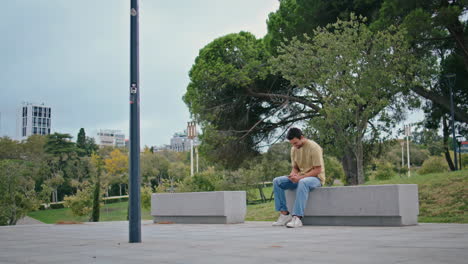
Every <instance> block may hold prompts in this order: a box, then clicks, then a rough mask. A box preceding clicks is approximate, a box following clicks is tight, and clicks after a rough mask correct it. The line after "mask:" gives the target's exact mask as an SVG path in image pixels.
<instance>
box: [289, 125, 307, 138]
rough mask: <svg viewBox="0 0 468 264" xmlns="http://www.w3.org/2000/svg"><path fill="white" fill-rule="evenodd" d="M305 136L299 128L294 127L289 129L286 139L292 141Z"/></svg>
mask: <svg viewBox="0 0 468 264" xmlns="http://www.w3.org/2000/svg"><path fill="white" fill-rule="evenodd" d="M303 135H304V134H302V131H301V130H300V129H299V128H297V127H293V128H291V129H289V131H288V134H286V138H287V139H288V140H292V139H293V138H297V139H301V137H302V136H303Z"/></svg>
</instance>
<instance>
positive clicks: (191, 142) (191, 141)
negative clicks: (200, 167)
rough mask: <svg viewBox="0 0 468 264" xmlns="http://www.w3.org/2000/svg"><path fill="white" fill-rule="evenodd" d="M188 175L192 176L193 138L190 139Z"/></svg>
mask: <svg viewBox="0 0 468 264" xmlns="http://www.w3.org/2000/svg"><path fill="white" fill-rule="evenodd" d="M190 176H192V177H193V139H191V140H190Z"/></svg>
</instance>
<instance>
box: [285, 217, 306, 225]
mask: <svg viewBox="0 0 468 264" xmlns="http://www.w3.org/2000/svg"><path fill="white" fill-rule="evenodd" d="M301 226H302V221H301V219H300V218H299V217H297V216H293V218H292V220H291V221H290V222H289V223H287V224H286V227H290V228H295V227H301Z"/></svg>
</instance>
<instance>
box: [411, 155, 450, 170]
mask: <svg viewBox="0 0 468 264" xmlns="http://www.w3.org/2000/svg"><path fill="white" fill-rule="evenodd" d="M445 171H448V165H447V161H446V160H445V159H444V158H443V157H437V156H432V157H429V159H427V160H426V161H424V163H423V165H422V166H421V169H419V170H418V173H419V174H429V173H437V172H445Z"/></svg>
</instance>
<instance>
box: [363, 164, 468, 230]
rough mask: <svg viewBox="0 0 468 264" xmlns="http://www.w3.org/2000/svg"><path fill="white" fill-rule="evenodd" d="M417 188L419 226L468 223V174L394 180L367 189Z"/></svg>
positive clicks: (371, 183)
mask: <svg viewBox="0 0 468 264" xmlns="http://www.w3.org/2000/svg"><path fill="white" fill-rule="evenodd" d="M379 184H417V185H418V191H419V222H421V223H424V222H426V223H427V222H430V223H465V224H466V223H468V170H462V171H456V172H446V173H432V174H425V175H418V174H414V175H413V176H412V177H410V178H408V177H402V178H400V177H398V176H397V177H394V178H392V179H390V180H385V181H377V180H371V181H369V182H367V183H366V185H379Z"/></svg>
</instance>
